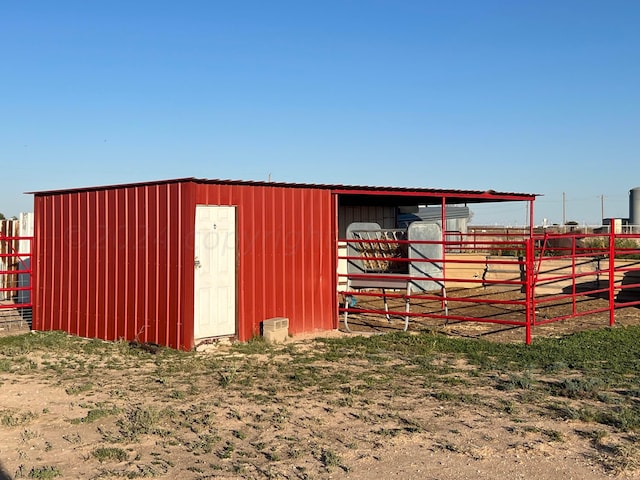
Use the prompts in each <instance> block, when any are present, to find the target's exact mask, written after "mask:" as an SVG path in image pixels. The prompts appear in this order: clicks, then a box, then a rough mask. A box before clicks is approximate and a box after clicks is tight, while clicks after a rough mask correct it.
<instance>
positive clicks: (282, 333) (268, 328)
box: [262, 317, 289, 343]
mask: <svg viewBox="0 0 640 480" xmlns="http://www.w3.org/2000/svg"><path fill="white" fill-rule="evenodd" d="M262 336H263V337H264V338H265V340H267V341H268V342H271V343H281V342H284V341H285V340H286V339H287V338H288V337H289V319H288V318H283V317H277V318H270V319H269V320H265V321H263V322H262Z"/></svg>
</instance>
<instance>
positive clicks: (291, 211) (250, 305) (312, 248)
mask: <svg viewBox="0 0 640 480" xmlns="http://www.w3.org/2000/svg"><path fill="white" fill-rule="evenodd" d="M196 203H198V204H203V205H234V206H237V207H238V208H237V215H238V219H237V220H238V221H237V230H238V235H237V238H238V337H239V339H240V340H248V339H250V338H251V337H252V336H253V335H258V334H259V333H260V322H262V321H263V320H265V319H268V318H272V317H287V318H289V329H290V332H291V333H292V334H297V333H302V332H310V331H313V330H316V329H318V330H319V329H331V328H335V327H336V326H337V325H336V313H335V302H336V296H335V285H334V283H335V271H336V270H335V252H334V240H335V238H334V235H335V225H334V223H335V222H334V213H333V212H334V210H333V200H332V194H331V192H330V191H327V190H318V189H312V188H286V187H281V186H269V185H264V186H263V185H225V184H222V185H218V184H198V185H197V194H196ZM190 248H191V249H192V248H193V247H192V246H190ZM191 251H192V250H191Z"/></svg>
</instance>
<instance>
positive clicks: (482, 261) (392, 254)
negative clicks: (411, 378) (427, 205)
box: [339, 229, 640, 343]
mask: <svg viewBox="0 0 640 480" xmlns="http://www.w3.org/2000/svg"><path fill="white" fill-rule="evenodd" d="M341 242H344V243H345V244H348V245H351V247H350V248H349V249H348V251H349V252H350V253H349V254H348V255H346V256H341V257H339V259H341V260H343V261H344V262H355V263H357V265H358V271H357V272H356V273H353V271H352V272H344V271H343V272H340V274H339V276H340V277H341V279H345V281H341V282H340V284H341V285H343V286H344V285H346V288H342V289H341V290H340V293H341V295H342V296H341V298H342V301H341V308H340V311H341V313H342V314H343V318H344V323H345V327H347V329H348V330H349V329H350V326H349V325H350V324H352V323H353V322H354V321H355V323H356V324H357V323H361V324H364V323H366V322H367V321H369V320H368V319H372V318H375V317H377V318H378V320H377V321H379V319H380V318H382V319H387V320H391V319H395V318H400V319H402V320H404V327H405V329H407V328H408V326H409V325H410V323H413V322H419V321H420V320H423V321H425V322H426V321H427V320H428V319H432V320H436V321H439V322H444V323H449V322H452V321H455V322H458V321H463V322H482V323H493V324H499V325H506V326H514V327H523V328H524V331H525V341H526V343H530V342H531V334H532V329H533V327H535V326H537V325H543V324H549V323H552V322H557V321H561V320H568V319H571V318H576V317H581V316H587V315H593V314H601V315H602V314H605V313H607V312H608V324H609V325H613V324H614V322H615V311H616V309H619V308H623V307H630V306H639V305H640V235H637V234H636V235H629V234H615V233H605V234H594V233H590V234H586V233H574V232H572V233H568V234H557V233H553V234H552V233H548V234H534V235H531V233H530V231H529V230H528V229H522V230H520V231H504V232H501V233H496V232H490V233H475V232H474V233H471V234H459V235H457V236H451V235H447V232H444V233H443V234H442V239H440V240H426V241H411V240H405V239H403V238H400V237H397V236H396V237H394V238H392V239H390V238H389V235H388V234H387V233H386V232H385V231H383V230H382V229H381V231H380V232H379V234H377V237H376V234H374V233H371V232H369V236H368V238H366V239H363V238H356V239H354V238H349V239H344V240H341ZM422 244H432V245H437V246H438V247H439V251H440V252H441V253H440V254H439V255H438V258H433V257H431V258H424V257H422V258H420V257H419V256H418V258H416V257H417V256H416V255H413V256H412V255H411V254H410V253H409V254H407V253H406V252H411V251H412V249H415V248H418V246H419V245H422ZM416 262H417V263H418V265H419V264H420V263H422V264H429V265H431V266H436V267H437V268H436V269H435V270H434V269H433V268H432V269H431V270H430V272H431V273H429V275H428V276H425V275H420V274H416V272H420V271H421V268H410V267H406V264H410V263H414V264H415V263H416ZM387 267H388V268H387ZM391 267H393V268H391ZM422 270H424V269H422ZM434 271H435V272H436V273H435V274H434V273H433V272H434ZM425 281H428V282H430V285H431V286H432V287H433V286H435V288H430V289H427V290H424V289H422V290H420V289H417V288H413V287H412V285H415V284H419V283H420V282H425ZM398 285H399V286H398ZM354 286H355V288H353V287H354ZM350 287H351V288H350ZM358 287H360V288H358ZM605 316H607V315H605Z"/></svg>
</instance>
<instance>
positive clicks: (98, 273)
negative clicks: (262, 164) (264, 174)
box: [34, 180, 337, 350]
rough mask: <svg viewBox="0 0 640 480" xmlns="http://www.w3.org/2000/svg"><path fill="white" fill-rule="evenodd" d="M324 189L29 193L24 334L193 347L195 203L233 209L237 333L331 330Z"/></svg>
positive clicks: (330, 210)
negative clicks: (276, 327) (31, 230)
mask: <svg viewBox="0 0 640 480" xmlns="http://www.w3.org/2000/svg"><path fill="white" fill-rule="evenodd" d="M334 202H335V198H334V197H333V194H332V192H331V191H330V190H327V189H314V188H304V187H299V186H298V187H291V186H282V185H268V184H266V185H260V184H255V185H254V184H233V183H229V184H225V183H221V184H218V183H198V182H193V181H190V180H185V181H176V182H166V183H162V182H159V183H152V184H141V185H126V186H120V187H105V188H92V189H86V190H82V189H78V190H70V191H66V192H65V191H60V192H42V193H38V194H36V198H35V223H36V224H35V236H36V252H35V253H36V256H35V258H36V277H35V282H34V283H35V290H34V309H35V310H34V328H36V329H39V330H65V331H68V332H70V333H73V334H77V335H81V336H85V337H97V338H103V339H105V340H113V339H120V338H124V339H128V340H133V339H138V340H140V341H146V342H155V343H159V344H163V345H168V346H171V347H174V348H181V349H187V350H188V349H191V348H193V331H194V324H193V309H194V305H193V298H194V295H193V293H194V292H193V288H194V285H193V282H194V278H193V277H194V275H193V274H194V272H193V265H194V229H195V205H196V204H204V205H230V206H236V207H237V208H236V213H237V242H238V243H237V286H238V289H237V299H238V302H237V319H238V328H237V332H238V338H239V339H240V340H248V339H250V338H251V337H252V336H254V335H258V334H259V333H260V323H261V322H262V321H263V320H265V319H268V318H272V317H287V318H289V322H290V323H289V325H290V331H291V333H293V334H297V333H302V332H309V331H313V330H326V329H331V328H335V327H336V325H337V313H336V312H337V309H336V293H335V292H336V287H335V281H336V268H335V262H336V257H335V239H336V234H335V229H336V221H335V205H334Z"/></svg>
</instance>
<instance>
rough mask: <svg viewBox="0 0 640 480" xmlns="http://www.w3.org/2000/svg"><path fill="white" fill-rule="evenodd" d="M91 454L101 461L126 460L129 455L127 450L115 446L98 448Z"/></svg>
mask: <svg viewBox="0 0 640 480" xmlns="http://www.w3.org/2000/svg"><path fill="white" fill-rule="evenodd" d="M91 455H92V456H93V458H95V459H96V460H98V461H99V462H100V463H102V462H108V461H109V460H115V461H116V462H124V461H125V460H126V459H127V457H128V455H127V452H125V451H124V450H123V449H121V448H115V447H100V448H96V449H95V450H93V451H92V452H91Z"/></svg>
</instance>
